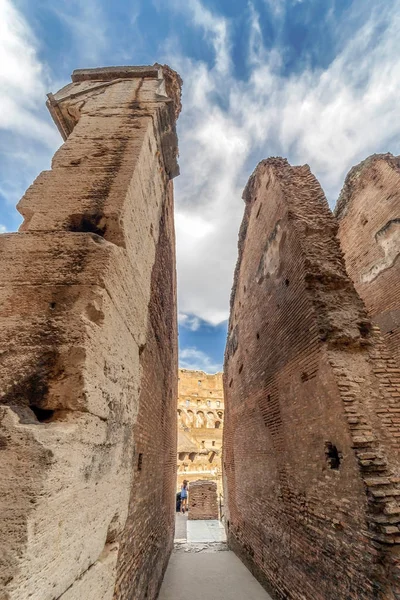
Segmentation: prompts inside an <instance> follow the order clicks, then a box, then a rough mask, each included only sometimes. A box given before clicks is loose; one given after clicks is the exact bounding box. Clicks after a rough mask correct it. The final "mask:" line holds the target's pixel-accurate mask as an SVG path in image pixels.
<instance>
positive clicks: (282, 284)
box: [223, 158, 400, 600]
mask: <svg viewBox="0 0 400 600" xmlns="http://www.w3.org/2000/svg"><path fill="white" fill-rule="evenodd" d="M244 200H245V203H246V208H245V214H244V218H243V222H242V226H241V229H240V234H239V260H238V264H237V267H236V272H235V278H234V286H233V291H232V297H231V315H230V322H229V333H228V342H227V348H226V353H225V371H224V388H225V427H224V442H223V448H224V456H223V467H224V479H225V505H227V515H226V519H227V530H228V541H229V545H230V547H231V548H232V549H234V550H235V551H236V552H237V553H238V555H239V556H240V557H241V558H242V560H243V561H244V562H245V563H246V564H247V565H248V566H249V567H250V569H251V570H252V571H253V572H254V574H255V575H256V576H257V577H258V579H259V580H260V581H261V582H262V583H263V584H264V585H265V587H266V588H267V589H269V590H270V592H271V594H272V595H273V597H274V598H275V599H279V600H300V599H301V600H327V599H331V598H337V599H338V600H339V599H340V600H345V599H346V600H350V599H354V600H356V599H357V600H373V599H374V600H377V599H380V600H388V599H391V600H394V599H395V598H400V587H399V575H400V572H399V559H400V555H399V548H400V546H399V544H400V530H399V523H400V505H399V501H398V498H399V495H400V486H399V481H400V479H399V475H400V472H399V471H400V469H399V465H400V462H399V457H400V385H399V381H400V380H399V370H398V369H397V368H396V365H395V363H394V361H393V359H392V358H390V353H389V352H388V351H387V349H386V347H385V344H384V342H383V339H382V337H381V334H380V332H379V329H378V328H377V327H376V326H373V325H372V324H371V322H370V319H369V317H368V316H367V313H366V310H365V308H364V305H363V303H362V301H361V300H360V298H359V297H358V295H357V293H356V291H355V289H354V287H353V284H352V282H351V280H350V278H349V277H348V275H347V273H346V271H345V267H344V261H343V258H342V254H341V251H340V247H339V243H338V241H337V238H336V233H337V223H336V221H335V219H334V217H333V215H332V214H331V212H330V210H329V207H328V204H327V202H326V199H325V196H324V193H323V191H322V189H321V187H320V185H319V184H318V182H317V180H316V179H315V177H314V176H313V175H312V174H311V172H310V169H309V167H308V166H302V167H291V166H290V165H289V164H288V162H287V161H286V160H284V159H279V158H271V159H268V160H265V161H262V162H261V163H260V164H259V165H258V167H257V169H256V170H255V172H254V173H253V175H252V176H251V178H250V180H249V183H248V185H247V187H246V189H245V192H244ZM388 382H392V383H391V385H390V386H388Z"/></svg>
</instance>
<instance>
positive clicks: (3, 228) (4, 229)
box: [0, 225, 7, 233]
mask: <svg viewBox="0 0 400 600" xmlns="http://www.w3.org/2000/svg"><path fill="white" fill-rule="evenodd" d="M6 231H7V227H6V226H5V225H0V233H6Z"/></svg>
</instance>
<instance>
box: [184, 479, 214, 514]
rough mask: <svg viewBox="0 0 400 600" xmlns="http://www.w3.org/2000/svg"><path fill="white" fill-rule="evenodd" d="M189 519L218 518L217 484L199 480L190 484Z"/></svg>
mask: <svg viewBox="0 0 400 600" xmlns="http://www.w3.org/2000/svg"><path fill="white" fill-rule="evenodd" d="M188 514H189V517H188V518H189V519H190V520H192V521H199V520H203V521H204V520H207V519H218V497H217V484H216V482H215V481H207V480H204V479H202V480H198V481H193V482H192V483H191V484H190V486H189V513H188Z"/></svg>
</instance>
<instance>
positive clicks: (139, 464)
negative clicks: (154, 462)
mask: <svg viewBox="0 0 400 600" xmlns="http://www.w3.org/2000/svg"><path fill="white" fill-rule="evenodd" d="M142 467H143V453H142V452H139V456H138V461H137V470H138V471H141V470H142Z"/></svg>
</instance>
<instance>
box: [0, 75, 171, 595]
mask: <svg viewBox="0 0 400 600" xmlns="http://www.w3.org/2000/svg"><path fill="white" fill-rule="evenodd" d="M153 71H154V70H153ZM86 73H87V72H86ZM105 73H106V74H105V75H104V72H103V71H102V72H101V73H99V72H96V73H93V74H92V75H91V76H90V77H87V78H81V79H82V80H81V81H79V82H76V83H72V84H70V85H69V86H67V87H66V88H63V90H61V91H60V92H59V93H57V94H56V95H55V96H54V97H52V98H51V99H50V104H51V111H52V114H53V117H54V118H55V120H56V121H57V123H58V125H59V127H60V130H62V131H63V133H64V135H65V137H67V136H68V139H67V141H66V143H65V144H64V145H63V146H62V147H61V148H60V150H59V151H58V152H57V153H56V155H55V157H54V159H53V165H52V170H51V171H47V172H44V173H42V174H41V175H39V177H38V178H37V180H36V182H35V183H34V184H33V185H32V186H31V187H30V188H29V190H28V191H27V193H26V194H25V196H24V198H23V199H22V200H21V202H20V204H19V209H20V211H21V213H22V214H23V216H24V223H23V225H22V226H21V233H18V234H8V235H3V236H0V257H1V260H0V270H1V273H0V275H1V277H0V281H1V284H0V298H1V309H0V322H1V328H0V348H1V354H0V381H1V386H0V514H1V518H0V538H1V540H2V552H1V553H0V597H1V598H2V600H3V598H4V599H5V600H28V598H29V600H54V599H55V598H63V600H78V599H83V598H85V599H86V598H87V599H88V600H89V599H91V598H93V600H94V599H95V598H96V600H106V599H110V600H111V598H115V599H120V598H121V599H122V598H128V597H131V596H132V593H133V592H132V590H133V589H134V590H135V592H134V593H135V598H137V599H141V598H145V597H146V598H148V599H151V598H155V597H156V594H157V591H158V586H159V585H160V581H161V577H162V573H163V570H164V568H165V566H166V562H167V560H168V556H169V553H170V551H171V549H172V544H173V517H174V491H175V473H176V458H175V456H176V455H175V448H176V412H175V411H176V406H175V402H176V396H177V377H176V371H177V344H176V339H177V336H176V290H175V287H176V282H175V254H174V252H175V251H174V232H173V217H172V215H173V195H172V183H171V181H170V178H171V177H172V176H173V175H174V174H176V172H177V165H176V155H177V147H176V136H175V118H176V116H177V113H178V111H179V107H180V101H179V97H178V94H177V91H176V90H177V89H178V88H179V85H180V80H179V77H178V76H176V75H175V76H174V74H173V72H172V71H171V70H170V69H168V68H162V67H159V66H157V68H156V69H155V71H154V73H153V75H154V76H153V75H152V74H151V73H150V75H149V73H147V72H146V73H145V74H143V77H138V76H137V73H135V76H134V77H132V78H129V74H128V75H126V77H125V78H121V77H119V78H118V79H115V73H114V72H113V71H112V70H111V71H108V70H107V69H106V70H105ZM155 73H156V75H155ZM103 76H104V80H102V77H103ZM78 79H79V78H78ZM174 86H175V87H174ZM167 89H174V93H173V94H172V95H169V94H168V93H167V91H166V90H167ZM149 412H151V414H152V417H153V418H149V414H148V413H149ZM154 422H157V427H158V430H157V431H155V429H154ZM150 498H152V502H149V499H150ZM144 515H145V516H144ZM127 555H129V556H130V557H131V558H130V561H127V559H126V557H127ZM138 557H139V558H138ZM149 557H151V560H150V559H149ZM116 584H117V585H116Z"/></svg>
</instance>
